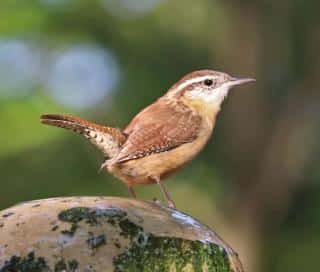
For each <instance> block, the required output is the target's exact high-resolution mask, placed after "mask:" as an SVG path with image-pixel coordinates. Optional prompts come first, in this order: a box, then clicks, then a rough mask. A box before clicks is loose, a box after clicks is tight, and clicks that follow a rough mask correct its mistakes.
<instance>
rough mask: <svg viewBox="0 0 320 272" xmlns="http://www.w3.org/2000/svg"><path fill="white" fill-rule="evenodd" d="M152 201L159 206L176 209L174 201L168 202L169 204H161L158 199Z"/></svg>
mask: <svg viewBox="0 0 320 272" xmlns="http://www.w3.org/2000/svg"><path fill="white" fill-rule="evenodd" d="M152 201H153V202H154V203H155V204H157V205H158V206H167V207H168V208H170V209H175V208H176V205H175V204H174V202H173V201H167V203H164V202H161V201H160V200H159V199H157V198H153V199H152Z"/></svg>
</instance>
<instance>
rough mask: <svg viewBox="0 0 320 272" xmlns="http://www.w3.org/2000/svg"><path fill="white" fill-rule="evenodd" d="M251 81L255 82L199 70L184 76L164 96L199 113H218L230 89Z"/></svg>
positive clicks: (249, 79)
mask: <svg viewBox="0 0 320 272" xmlns="http://www.w3.org/2000/svg"><path fill="white" fill-rule="evenodd" d="M252 81H255V80H254V79H252V78H236V77H232V76H230V75H228V74H226V73H222V72H217V71H213V70H200V71H195V72H192V73H189V74H187V75H186V76H184V77H183V78H182V79H181V80H179V81H178V82H177V83H176V84H174V85H173V86H172V87H171V88H170V89H169V91H168V93H167V94H166V96H167V97H169V98H175V99H179V100H181V101H183V102H184V103H186V104H188V105H189V106H192V107H194V108H195V109H196V110H199V111H201V110H205V111H209V112H210V111H215V110H216V111H219V110H220V107H221V104H222V102H223V100H224V99H225V97H226V96H227V95H228V93H229V90H230V89H231V88H232V87H234V86H237V85H241V84H244V83H248V82H252Z"/></svg>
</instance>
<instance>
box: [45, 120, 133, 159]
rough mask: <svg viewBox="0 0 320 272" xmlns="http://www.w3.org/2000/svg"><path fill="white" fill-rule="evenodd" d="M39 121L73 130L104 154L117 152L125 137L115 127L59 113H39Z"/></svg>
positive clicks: (111, 155) (115, 153)
mask: <svg viewBox="0 0 320 272" xmlns="http://www.w3.org/2000/svg"><path fill="white" fill-rule="evenodd" d="M41 123H43V124H46V125H51V126H56V127H62V128H66V129H70V130H73V131H75V132H77V133H79V134H81V135H83V136H84V137H85V138H87V139H88V140H89V141H90V142H91V143H92V144H94V145H95V146H97V147H98V148H99V149H100V150H101V151H102V152H103V154H104V155H105V156H107V157H109V158H112V157H114V156H115V155H117V154H118V152H119V149H120V146H121V145H122V144H123V143H124V142H125V141H126V139H127V137H126V135H125V134H124V133H122V132H121V131H120V130H119V129H117V128H112V127H105V126H101V125H98V124H95V123H92V122H89V121H87V120H84V119H81V118H78V117H72V116H66V115H61V114H44V115H41Z"/></svg>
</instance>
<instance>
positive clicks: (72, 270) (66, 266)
mask: <svg viewBox="0 0 320 272" xmlns="http://www.w3.org/2000/svg"><path fill="white" fill-rule="evenodd" d="M78 266H79V263H78V261H77V260H71V261H69V262H66V261H65V260H64V259H61V260H59V261H58V262H57V263H56V264H55V266H54V272H66V271H67V272H76V271H77V269H78Z"/></svg>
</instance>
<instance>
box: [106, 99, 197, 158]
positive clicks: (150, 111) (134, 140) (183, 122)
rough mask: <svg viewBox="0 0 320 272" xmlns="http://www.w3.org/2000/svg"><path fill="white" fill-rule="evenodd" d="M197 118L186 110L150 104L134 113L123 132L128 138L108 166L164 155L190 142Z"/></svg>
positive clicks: (194, 131) (195, 135)
mask: <svg viewBox="0 0 320 272" xmlns="http://www.w3.org/2000/svg"><path fill="white" fill-rule="evenodd" d="M200 124H201V117H200V116H199V115H196V114H194V113H193V112H192V111H191V110H189V109H188V108H186V107H181V106H180V107H177V106H175V107H174V106H172V105H163V104H159V103H155V104H152V105H151V106H149V107H148V108H146V109H145V110H144V111H142V112H141V113H140V114H138V115H137V116H136V117H135V118H134V119H133V120H132V122H131V123H130V124H129V125H128V127H127V128H126V129H125V131H124V133H126V134H127V135H129V136H128V138H127V141H126V142H125V143H124V145H123V146H122V148H121V150H120V152H119V154H118V155H117V156H116V157H115V158H114V159H113V160H112V163H121V162H125V161H129V160H134V159H138V158H142V157H145V156H148V155H151V154H155V153H161V152H166V151H169V150H171V149H174V148H176V147H178V146H180V145H182V144H185V143H189V142H191V141H193V140H194V139H195V138H196V137H197V135H198V131H199V128H200Z"/></svg>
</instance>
